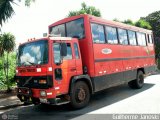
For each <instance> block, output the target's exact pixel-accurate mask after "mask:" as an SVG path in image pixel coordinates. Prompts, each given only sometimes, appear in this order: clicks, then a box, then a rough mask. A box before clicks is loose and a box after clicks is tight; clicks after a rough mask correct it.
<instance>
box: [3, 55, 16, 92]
mask: <svg viewBox="0 0 160 120" xmlns="http://www.w3.org/2000/svg"><path fill="white" fill-rule="evenodd" d="M6 57H7V54H6V52H5V53H4V59H6ZM4 59H3V58H2V59H1V58H0V89H6V88H7V81H6V76H5V72H4ZM8 64H9V69H8V80H9V83H8V84H9V86H13V85H15V81H14V79H13V78H14V75H15V67H16V53H15V52H11V53H9V54H8Z"/></svg>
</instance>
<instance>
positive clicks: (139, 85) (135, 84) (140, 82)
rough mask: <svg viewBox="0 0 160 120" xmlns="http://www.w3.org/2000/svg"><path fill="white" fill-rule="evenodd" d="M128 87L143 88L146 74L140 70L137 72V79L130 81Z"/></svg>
mask: <svg viewBox="0 0 160 120" xmlns="http://www.w3.org/2000/svg"><path fill="white" fill-rule="evenodd" d="M128 85H129V87H130V88H133V89H140V88H142V87H143V85H144V73H143V72H142V71H141V70H139V71H138V72H137V78H136V79H135V80H132V81H130V82H129V83H128Z"/></svg>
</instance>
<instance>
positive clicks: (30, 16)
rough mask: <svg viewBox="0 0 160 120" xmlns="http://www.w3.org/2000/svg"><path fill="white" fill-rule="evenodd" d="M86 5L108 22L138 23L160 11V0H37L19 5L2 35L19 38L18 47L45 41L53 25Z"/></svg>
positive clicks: (4, 27) (4, 26)
mask: <svg viewBox="0 0 160 120" xmlns="http://www.w3.org/2000/svg"><path fill="white" fill-rule="evenodd" d="M15 1H18V0H15ZM82 2H85V3H86V4H87V5H88V6H95V7H96V8H97V9H99V10H100V12H101V14H102V18H104V19H108V20H113V19H114V18H117V19H119V20H125V19H131V20H133V21H136V20H138V19H139V18H140V17H145V16H147V15H148V14H150V13H152V12H154V11H158V10H160V0H36V1H35V2H34V3H32V4H31V6H30V7H25V6H24V3H23V2H21V3H19V2H17V4H18V5H13V8H14V10H15V14H14V15H13V17H12V18H11V19H9V20H8V22H6V23H5V24H3V27H2V32H10V33H12V34H13V35H15V37H16V44H17V45H19V43H23V42H25V41H27V40H28V39H30V38H41V37H43V33H47V32H48V26H49V25H50V24H52V23H54V22H56V21H58V20H60V19H63V18H65V17H67V15H68V13H69V11H73V10H79V9H80V8H81V3H82Z"/></svg>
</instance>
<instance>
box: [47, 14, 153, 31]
mask: <svg viewBox="0 0 160 120" xmlns="http://www.w3.org/2000/svg"><path fill="white" fill-rule="evenodd" d="M81 17H88V18H89V20H90V21H91V22H95V23H99V24H104V25H108V26H113V27H120V28H123V29H128V30H133V31H138V32H145V33H150V34H151V33H152V31H151V30H147V29H144V28H140V27H136V26H132V25H128V24H124V23H121V22H116V21H112V20H106V19H103V18H101V17H96V16H93V15H88V14H82V15H77V16H72V17H68V18H64V19H62V20H59V21H57V22H55V23H53V24H51V25H49V28H50V27H52V26H55V25H59V24H62V23H65V22H69V21H72V20H75V19H78V18H81Z"/></svg>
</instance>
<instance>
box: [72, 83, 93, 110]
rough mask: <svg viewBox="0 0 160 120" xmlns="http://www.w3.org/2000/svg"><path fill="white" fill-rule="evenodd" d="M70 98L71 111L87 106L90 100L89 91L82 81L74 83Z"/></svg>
mask: <svg viewBox="0 0 160 120" xmlns="http://www.w3.org/2000/svg"><path fill="white" fill-rule="evenodd" d="M70 98H71V99H70V100H71V101H70V105H71V106H72V108H73V109H80V108H83V107H85V106H87V104H88V103H89V100H90V91H89V88H88V85H87V84H86V83H85V82H83V81H78V82H76V83H75V85H74V87H73V90H72V93H71V95H70Z"/></svg>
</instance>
